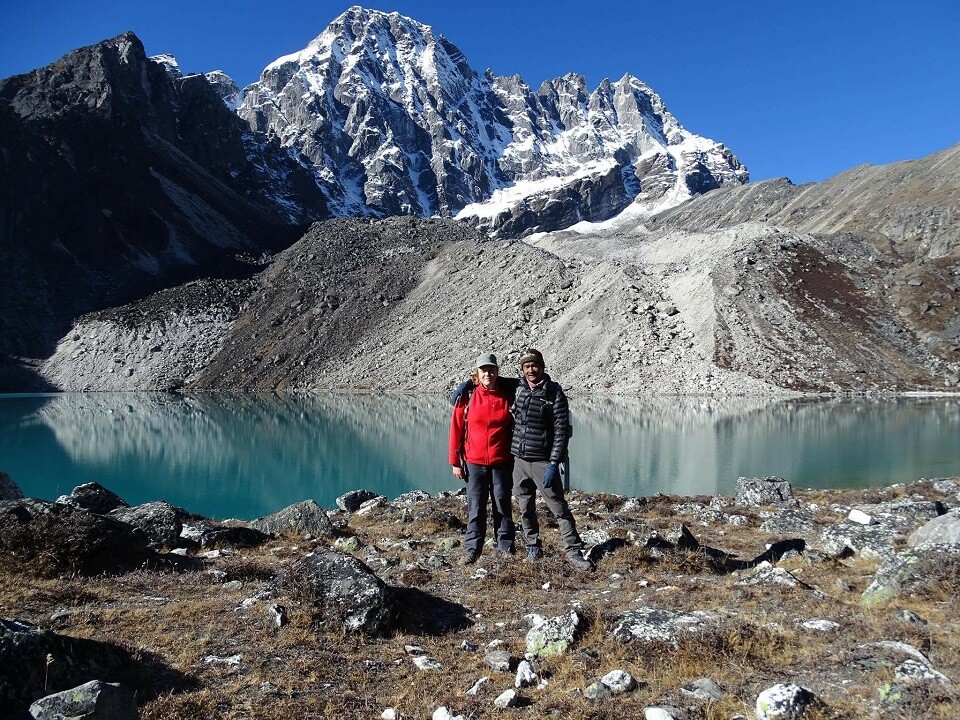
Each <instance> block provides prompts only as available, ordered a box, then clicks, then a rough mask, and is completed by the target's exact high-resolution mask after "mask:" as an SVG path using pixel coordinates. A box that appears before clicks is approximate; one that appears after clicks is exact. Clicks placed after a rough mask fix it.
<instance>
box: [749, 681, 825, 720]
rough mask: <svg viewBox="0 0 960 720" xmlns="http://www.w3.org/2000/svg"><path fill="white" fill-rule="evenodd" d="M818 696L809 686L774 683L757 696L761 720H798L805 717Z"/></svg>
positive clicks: (758, 716)
mask: <svg viewBox="0 0 960 720" xmlns="http://www.w3.org/2000/svg"><path fill="white" fill-rule="evenodd" d="M815 699H816V697H815V696H814V694H813V693H812V692H810V691H809V690H807V688H804V687H800V686H799V685H794V684H792V683H782V684H779V685H774V686H773V687H769V688H767V689H766V690H764V691H763V692H762V693H760V695H758V696H757V705H756V712H757V718H758V719H759V720H779V719H780V718H783V720H796V718H800V717H803V715H804V714H805V713H806V711H807V708H808V707H810V706H811V705H812V704H813V702H814V701H815Z"/></svg>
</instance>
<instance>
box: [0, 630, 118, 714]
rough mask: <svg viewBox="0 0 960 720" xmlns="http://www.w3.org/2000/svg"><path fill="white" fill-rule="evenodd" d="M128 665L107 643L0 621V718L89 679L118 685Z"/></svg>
mask: <svg viewBox="0 0 960 720" xmlns="http://www.w3.org/2000/svg"><path fill="white" fill-rule="evenodd" d="M48 658H52V660H51V661H50V662H48ZM131 662H132V661H131V659H130V657H129V656H128V655H127V653H126V652H125V651H124V650H122V649H120V648H118V647H115V646H113V645H108V644H107V643H102V642H96V641H94V640H85V639H81V638H73V637H68V636H65V635H58V634H56V633H54V632H52V631H50V630H45V629H43V628H40V627H37V626H36V625H32V624H31V623H27V622H23V621H21V620H14V619H11V618H3V619H0V716H3V710H8V709H14V708H23V709H24V710H25V709H26V708H27V706H28V705H29V704H30V703H32V702H33V701H34V700H37V699H38V698H41V697H44V696H46V695H48V694H50V693H52V692H60V691H61V690H66V689H68V688H73V687H76V686H77V685H80V684H82V683H86V682H89V681H91V680H97V679H106V680H109V681H113V680H119V679H121V675H122V672H123V671H124V670H125V669H126V668H127V667H128V666H129V665H130V663H131Z"/></svg>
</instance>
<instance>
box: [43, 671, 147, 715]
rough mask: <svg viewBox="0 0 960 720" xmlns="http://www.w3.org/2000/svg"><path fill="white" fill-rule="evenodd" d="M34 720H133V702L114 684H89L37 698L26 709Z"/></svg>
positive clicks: (99, 681) (100, 682) (95, 681)
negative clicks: (100, 719) (83, 719)
mask: <svg viewBox="0 0 960 720" xmlns="http://www.w3.org/2000/svg"><path fill="white" fill-rule="evenodd" d="M30 714H31V715H33V717H34V718H35V719H36V720H63V719H64V718H70V720H81V719H82V718H91V720H92V719H94V718H104V719H105V720H106V719H107V718H109V720H137V718H139V717H140V714H139V713H138V712H137V702H136V700H135V699H134V697H133V693H132V692H131V691H130V690H128V689H127V688H124V687H121V686H120V685H118V684H116V683H106V682H103V681H102V680H91V681H90V682H88V683H84V684H83V685H80V686H79V687H75V688H73V689H71V690H64V691H63V692H59V693H55V694H53V695H48V696H46V697H44V698H40V699H39V700H37V701H36V702H35V703H33V704H32V705H31V706H30Z"/></svg>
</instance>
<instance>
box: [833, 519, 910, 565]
mask: <svg viewBox="0 0 960 720" xmlns="http://www.w3.org/2000/svg"><path fill="white" fill-rule="evenodd" d="M902 537H903V533H902V532H901V531H900V530H898V529H896V528H895V527H892V526H891V525H888V524H886V523H878V524H876V525H860V524H859V523H854V522H842V523H838V524H836V525H828V526H827V527H825V528H823V530H821V531H820V534H819V535H818V536H817V539H816V541H815V545H814V546H815V547H817V548H819V549H820V550H823V551H824V552H825V553H827V554H828V555H832V556H833V557H845V556H847V555H863V556H865V557H872V558H890V557H892V556H893V555H894V553H895V550H894V546H895V544H896V542H897V540H898V539H900V538H902Z"/></svg>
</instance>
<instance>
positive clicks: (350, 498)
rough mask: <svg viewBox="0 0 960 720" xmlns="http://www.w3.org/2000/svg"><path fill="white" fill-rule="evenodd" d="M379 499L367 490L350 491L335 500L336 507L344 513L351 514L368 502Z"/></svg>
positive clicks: (375, 494)
mask: <svg viewBox="0 0 960 720" xmlns="http://www.w3.org/2000/svg"><path fill="white" fill-rule="evenodd" d="M377 497H380V496H379V495H377V493H375V492H370V491H369V490H351V491H350V492H347V493H344V494H343V495H341V496H340V497H338V498H337V507H338V508H340V509H341V510H343V511H344V512H348V513H353V512H356V511H357V510H359V509H360V506H361V505H363V504H364V503H365V502H367V501H368V500H373V499H374V498H377Z"/></svg>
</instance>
